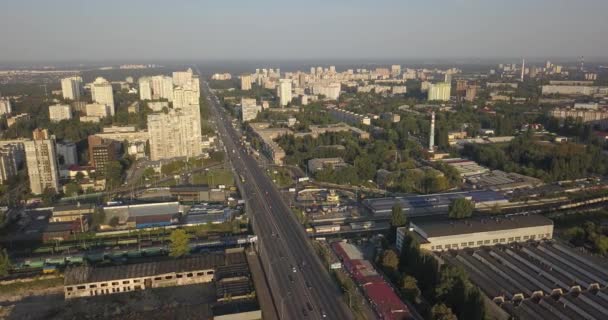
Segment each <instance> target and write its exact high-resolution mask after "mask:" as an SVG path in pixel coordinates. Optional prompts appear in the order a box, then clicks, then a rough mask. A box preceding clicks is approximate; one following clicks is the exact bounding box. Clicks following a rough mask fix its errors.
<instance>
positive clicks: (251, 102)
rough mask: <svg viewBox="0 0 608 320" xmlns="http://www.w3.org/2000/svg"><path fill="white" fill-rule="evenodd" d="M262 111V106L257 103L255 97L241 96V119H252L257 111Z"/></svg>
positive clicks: (245, 120)
mask: <svg viewBox="0 0 608 320" xmlns="http://www.w3.org/2000/svg"><path fill="white" fill-rule="evenodd" d="M261 111H262V106H260V105H257V103H256V101H255V99H247V98H241V121H242V122H247V121H251V120H254V119H255V118H256V117H257V116H258V113H260V112H261Z"/></svg>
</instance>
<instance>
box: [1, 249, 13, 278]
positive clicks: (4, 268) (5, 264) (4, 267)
mask: <svg viewBox="0 0 608 320" xmlns="http://www.w3.org/2000/svg"><path fill="white" fill-rule="evenodd" d="M10 268H11V261H10V260H9V258H8V253H6V249H4V248H3V249H0V276H2V277H6V276H7V275H8V270H9V269H10Z"/></svg>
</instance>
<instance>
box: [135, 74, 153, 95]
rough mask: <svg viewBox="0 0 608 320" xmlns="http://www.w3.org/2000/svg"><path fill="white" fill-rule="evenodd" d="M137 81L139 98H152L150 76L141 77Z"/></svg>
mask: <svg viewBox="0 0 608 320" xmlns="http://www.w3.org/2000/svg"><path fill="white" fill-rule="evenodd" d="M138 83H139V100H152V81H151V79H150V77H141V78H139V80H138Z"/></svg>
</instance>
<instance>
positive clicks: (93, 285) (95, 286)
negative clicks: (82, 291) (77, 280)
mask: <svg viewBox="0 0 608 320" xmlns="http://www.w3.org/2000/svg"><path fill="white" fill-rule="evenodd" d="M89 288H97V285H96V284H90V285H89Z"/></svg>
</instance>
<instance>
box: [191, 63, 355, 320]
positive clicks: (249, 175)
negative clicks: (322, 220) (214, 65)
mask: <svg viewBox="0 0 608 320" xmlns="http://www.w3.org/2000/svg"><path fill="white" fill-rule="evenodd" d="M199 74H200V73H199ZM202 90H203V94H204V95H205V97H206V99H207V100H208V102H209V104H210V105H211V115H212V117H213V118H214V119H215V120H216V122H217V127H218V134H219V136H220V138H221V140H222V142H223V144H224V147H225V148H226V151H227V155H228V157H229V160H230V162H231V165H232V167H233V170H235V173H237V175H238V177H240V178H241V177H242V178H241V179H239V180H240V182H241V183H240V184H241V186H240V187H241V192H242V193H243V196H244V198H245V199H246V201H247V208H248V212H249V213H250V215H251V218H252V225H253V230H254V232H255V233H256V235H258V248H259V251H260V256H261V259H262V264H263V268H264V272H265V273H266V277H267V280H268V283H269V285H270V287H271V291H272V295H273V300H274V302H275V306H276V309H277V313H278V315H279V318H280V319H352V318H353V315H352V313H351V312H350V310H349V309H348V308H347V306H346V305H345V303H344V301H343V299H342V293H341V291H340V288H338V286H337V285H336V284H335V283H334V282H333V280H332V279H331V278H330V276H329V273H328V271H327V270H326V269H325V268H324V266H323V265H322V263H321V261H320V260H319V258H318V257H317V255H316V253H315V251H314V248H313V247H312V245H311V243H310V242H309V239H308V236H307V234H306V232H305V231H304V229H303V228H302V226H301V225H300V224H299V223H298V222H297V220H296V219H295V217H294V215H293V214H292V212H291V210H290V208H289V207H288V206H287V204H286V203H285V202H284V201H283V199H282V197H281V195H280V193H279V191H278V190H277V189H276V188H275V186H274V185H273V184H272V182H271V181H270V179H269V178H268V177H267V176H266V175H265V173H264V171H263V170H262V169H261V168H260V167H259V166H258V164H257V162H256V161H255V160H254V159H253V158H252V157H251V156H250V155H249V154H248V153H247V150H246V148H244V147H243V146H242V144H241V140H240V136H239V135H238V134H237V132H236V130H234V128H233V127H232V125H231V118H230V116H229V115H228V114H227V113H226V112H225V111H224V110H223V109H222V108H220V107H219V105H218V103H217V101H216V100H215V96H214V95H213V94H212V93H211V92H210V89H209V87H208V84H207V83H206V82H203V83H202Z"/></svg>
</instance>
